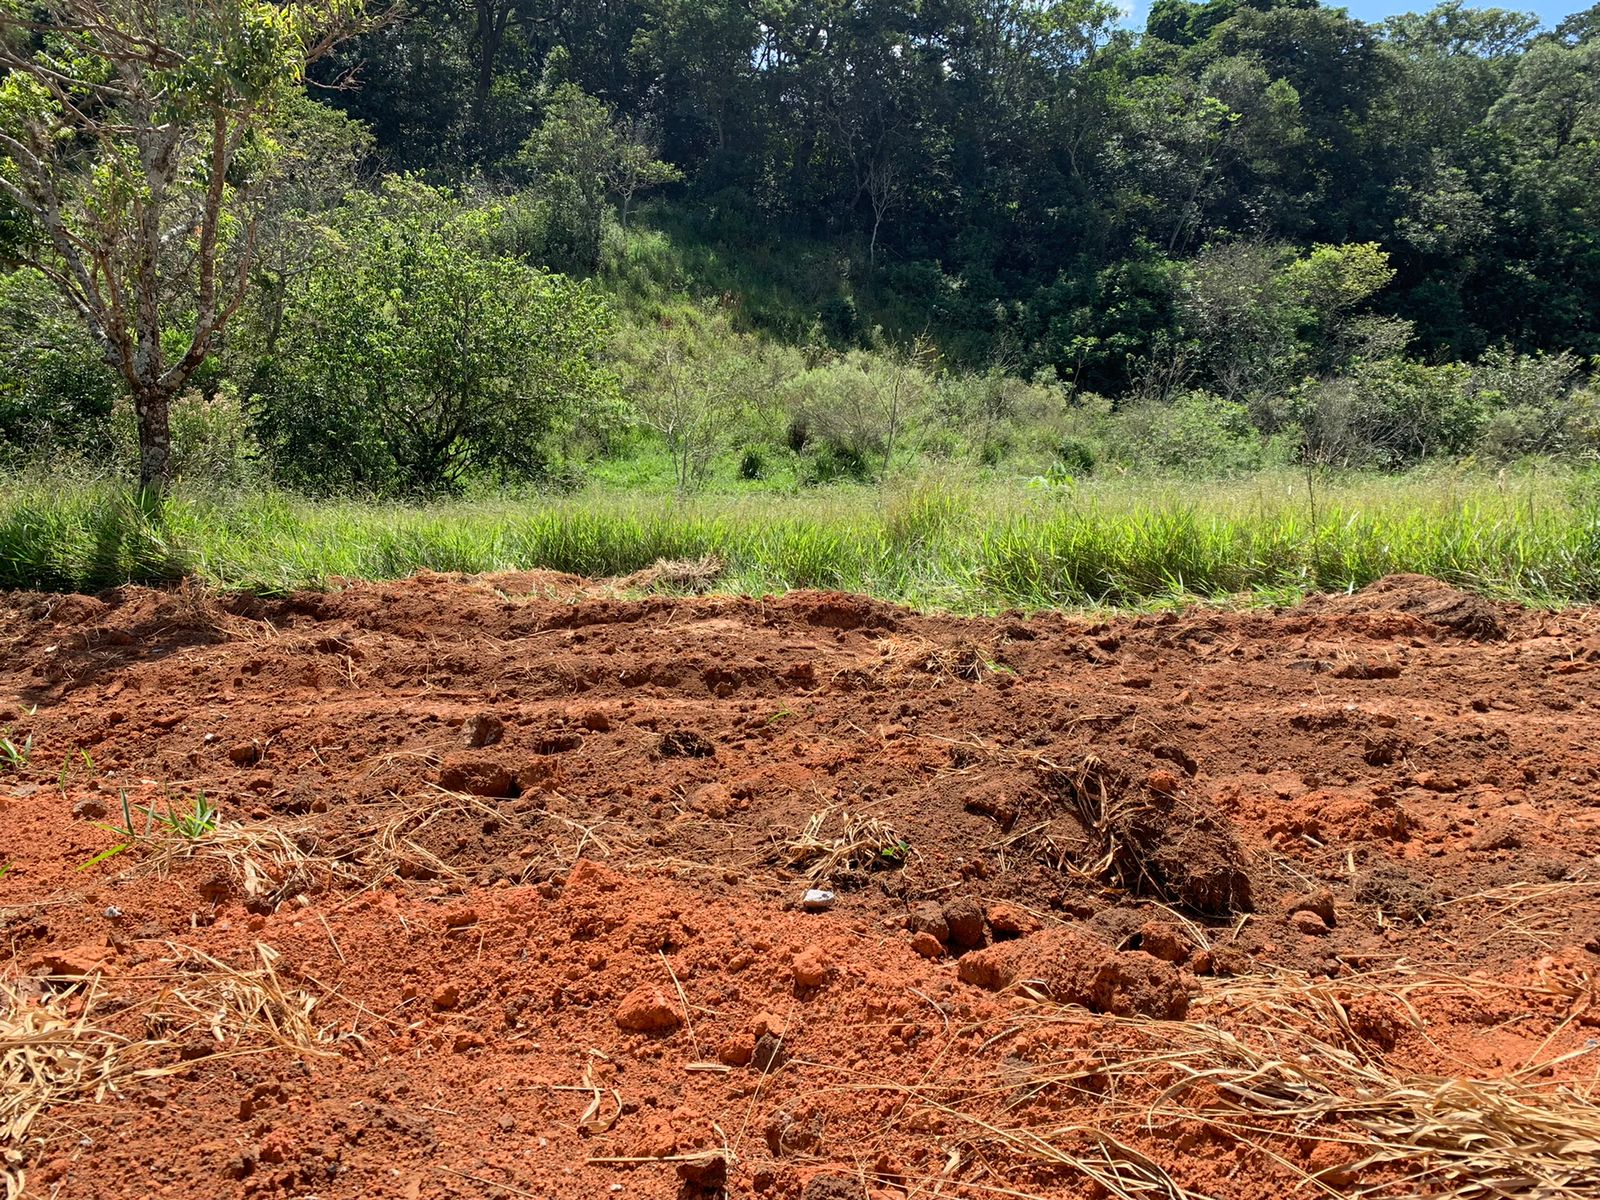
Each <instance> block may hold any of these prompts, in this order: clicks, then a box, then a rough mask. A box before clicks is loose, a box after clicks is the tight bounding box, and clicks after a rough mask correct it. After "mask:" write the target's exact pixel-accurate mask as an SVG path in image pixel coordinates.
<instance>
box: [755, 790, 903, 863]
mask: <svg viewBox="0 0 1600 1200" xmlns="http://www.w3.org/2000/svg"><path fill="white" fill-rule="evenodd" d="M835 818H837V829H836V830H835V831H833V832H829V826H830V824H832V823H834V821H835ZM783 853H784V861H785V862H786V863H787V864H788V865H789V866H790V867H791V868H793V869H795V870H801V869H803V870H804V871H805V873H806V878H807V879H812V880H818V879H827V878H829V877H830V876H833V875H836V874H838V873H839V872H841V871H859V870H864V869H866V868H868V867H871V866H872V865H873V864H874V863H879V862H886V861H892V862H895V863H899V862H901V861H903V860H904V857H905V855H906V854H907V853H909V847H908V846H907V845H906V843H905V842H904V841H902V840H901V838H900V835H899V834H898V833H896V832H895V829H894V827H893V826H892V825H890V824H888V822H886V821H882V820H880V819H878V818H877V817H864V816H862V815H861V814H859V813H853V812H851V811H850V810H849V809H847V808H836V807H833V806H829V807H826V808H820V809H818V810H817V811H816V812H814V813H812V814H811V818H810V820H808V821H807V822H806V826H805V828H804V829H802V830H801V831H800V833H799V834H798V835H797V836H796V837H793V838H790V839H789V840H788V841H787V842H785V843H784V845H783Z"/></svg>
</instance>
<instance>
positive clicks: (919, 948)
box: [911, 933, 944, 958]
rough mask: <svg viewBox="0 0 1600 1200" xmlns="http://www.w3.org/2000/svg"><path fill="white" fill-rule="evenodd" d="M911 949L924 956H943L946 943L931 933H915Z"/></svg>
mask: <svg viewBox="0 0 1600 1200" xmlns="http://www.w3.org/2000/svg"><path fill="white" fill-rule="evenodd" d="M911 949H912V950H914V951H915V952H916V953H918V954H920V955H922V957H923V958H943V957H944V943H943V942H941V941H940V940H939V939H938V938H936V937H934V936H933V934H931V933H917V934H913V935H912V938H911Z"/></svg>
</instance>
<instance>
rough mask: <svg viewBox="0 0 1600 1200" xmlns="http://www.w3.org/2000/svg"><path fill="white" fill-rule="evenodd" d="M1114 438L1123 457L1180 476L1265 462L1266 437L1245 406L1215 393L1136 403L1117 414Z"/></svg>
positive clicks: (1223, 471)
mask: <svg viewBox="0 0 1600 1200" xmlns="http://www.w3.org/2000/svg"><path fill="white" fill-rule="evenodd" d="M1112 436H1113V437H1114V438H1115V442H1114V444H1115V445H1116V447H1117V452H1118V456H1119V457H1122V458H1124V459H1126V460H1127V461H1128V462H1130V463H1132V464H1133V465H1135V466H1139V467H1147V468H1153V469H1156V470H1161V471H1170V472H1174V473H1177V474H1180V475H1197V476H1198V475H1229V474H1235V473H1237V472H1240V471H1247V470H1250V469H1252V468H1255V467H1258V466H1260V465H1261V439H1260V437H1259V435H1258V434H1257V433H1256V431H1255V429H1254V427H1252V425H1251V424H1250V417H1249V413H1248V411H1247V410H1246V408H1245V406H1244V405H1243V404H1238V403H1235V402H1233V401H1230V400H1224V399H1223V398H1222V397H1220V396H1215V395H1212V394H1211V393H1210V392H1183V393H1180V394H1179V395H1178V396H1177V397H1175V398H1174V399H1173V401H1172V402H1171V403H1170V404H1161V403H1159V402H1156V401H1145V402H1143V403H1141V404H1137V405H1134V406H1132V407H1130V408H1128V409H1126V410H1124V411H1123V412H1121V413H1118V414H1117V416H1116V418H1115V420H1114V421H1113V422H1112Z"/></svg>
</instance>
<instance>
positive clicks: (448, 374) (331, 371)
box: [252, 179, 615, 492]
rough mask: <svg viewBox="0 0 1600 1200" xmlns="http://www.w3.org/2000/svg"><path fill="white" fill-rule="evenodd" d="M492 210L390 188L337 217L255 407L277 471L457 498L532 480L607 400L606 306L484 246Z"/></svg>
mask: <svg viewBox="0 0 1600 1200" xmlns="http://www.w3.org/2000/svg"><path fill="white" fill-rule="evenodd" d="M498 221H499V212H498V210H496V209H493V208H486V209H472V208H465V207H463V206H462V205H461V204H460V203H459V202H457V201H456V200H455V199H454V198H453V197H452V196H451V195H450V194H449V193H447V192H444V191H440V190H437V189H434V188H430V187H426V186H424V185H423V184H421V183H419V182H417V181H415V180H411V179H391V180H389V181H388V182H387V183H386V184H385V186H384V188H383V189H382V191H381V192H380V193H379V194H376V195H362V196H356V197H352V198H351V199H349V200H348V201H347V202H346V203H345V204H344V205H343V206H342V207H341V208H340V209H339V210H338V211H337V212H335V213H334V214H332V217H331V221H330V230H329V233H328V235H327V237H326V240H325V244H324V246H323V253H322V255H321V257H320V258H319V260H318V261H317V263H316V265H315V266H314V268H313V269H311V270H310V271H309V272H307V274H306V275H305V276H304V277H303V278H302V279H300V280H299V281H298V282H297V283H296V285H295V288H294V290H293V292H292V293H291V294H290V295H289V296H288V298H287V300H286V305H285V309H284V313H283V318H282V321H283V324H282V329H281V331H280V332H279V334H278V337H277V340H276V343H275V345H274V348H273V353H272V355H271V358H270V361H269V362H268V363H267V365H266V369H264V370H258V371H257V372H256V378H257V379H259V380H261V381H262V383H261V391H260V394H259V395H257V396H255V397H253V398H252V404H253V407H254V410H255V412H256V414H257V417H258V421H259V425H260V428H261V431H262V435H263V439H264V441H265V443H266V445H267V447H268V449H269V451H270V453H271V455H272V457H273V461H274V464H275V467H276V469H277V471H278V473H279V474H280V475H281V476H282V477H283V478H284V479H285V480H287V481H288V482H291V483H294V484H296V485H300V486H305V487H310V488H314V489H322V490H333V489H337V488H341V487H348V486H358V487H363V488H366V489H369V490H373V491H403V492H434V491H445V492H449V491H459V490H460V489H461V488H462V487H463V486H464V484H465V482H466V480H467V479H468V478H469V477H470V476H472V475H474V474H492V475H495V476H498V477H500V478H526V477H537V476H538V475H540V474H541V473H542V472H543V471H544V470H545V469H546V467H547V466H548V465H549V459H550V454H549V447H548V444H547V443H548V440H549V438H550V435H551V434H552V432H553V431H554V430H555V429H556V428H557V427H558V426H559V425H560V424H561V423H562V422H563V421H566V420H570V419H572V418H573V417H574V416H575V415H580V414H581V412H582V410H584V409H585V408H588V407H593V406H597V405H598V406H603V405H605V404H606V403H608V402H609V401H610V400H611V398H612V397H613V396H614V392H615V381H614V379H613V378H612V377H611V375H610V373H609V372H608V371H606V370H605V369H604V368H603V367H602V366H601V365H600V363H599V354H600V351H601V349H602V346H603V343H604V337H605V334H606V331H607V328H608V315H607V311H606V309H605V307H604V305H603V303H602V302H601V301H600V299H599V298H598V297H597V296H596V294H595V293H594V292H593V291H592V290H590V289H589V288H588V287H587V286H585V285H581V284H576V283H573V282H571V281H569V280H567V279H564V278H562V277H560V276H555V275H546V274H544V273H542V272H539V271H536V270H534V269H532V268H530V267H528V266H526V265H525V264H524V263H522V262H521V261H519V260H517V259H515V258H512V257H509V256H504V255H501V256H495V255H492V254H490V253H488V252H487V251H486V242H487V240H488V237H489V235H490V234H491V233H492V232H493V230H494V229H495V227H496V225H497V224H498Z"/></svg>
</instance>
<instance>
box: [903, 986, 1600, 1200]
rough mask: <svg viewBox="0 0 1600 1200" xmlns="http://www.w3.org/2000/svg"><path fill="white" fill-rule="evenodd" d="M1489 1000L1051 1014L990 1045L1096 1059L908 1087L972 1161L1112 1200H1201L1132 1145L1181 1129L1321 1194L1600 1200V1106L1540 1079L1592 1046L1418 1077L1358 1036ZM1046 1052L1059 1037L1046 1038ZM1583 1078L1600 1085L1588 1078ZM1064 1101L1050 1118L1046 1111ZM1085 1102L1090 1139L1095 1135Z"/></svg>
mask: <svg viewBox="0 0 1600 1200" xmlns="http://www.w3.org/2000/svg"><path fill="white" fill-rule="evenodd" d="M1580 982H1581V983H1584V984H1586V983H1587V981H1580ZM1484 989H1498V990H1501V991H1505V990H1507V985H1503V984H1498V983H1495V982H1493V981H1486V980H1474V979H1467V978H1460V977H1452V976H1433V977H1428V978H1421V977H1416V976H1407V975H1398V974H1397V975H1395V976H1392V977H1387V978H1384V979H1382V980H1379V979H1366V980H1358V981H1351V980H1339V981H1337V982H1330V981H1319V982H1308V981H1306V980H1305V979H1303V978H1302V979H1297V978H1295V977H1292V976H1280V977H1275V978H1271V979H1252V980H1235V981H1219V982H1218V983H1217V984H1215V985H1213V986H1212V987H1210V988H1209V989H1208V991H1207V993H1206V994H1205V996H1204V997H1203V998H1202V1000H1201V1001H1200V1002H1199V1003H1198V1004H1197V1005H1196V1006H1195V1008H1194V1009H1193V1010H1192V1013H1193V1014H1194V1015H1196V1016H1200V1017H1202V1018H1203V1019H1197V1020H1189V1021H1144V1020H1130V1019H1121V1018H1114V1017H1096V1016H1091V1015H1090V1014H1088V1013H1085V1012H1083V1011H1082V1010H1074V1009H1064V1008H1059V1007H1055V1006H1045V1005H1041V1006H1039V1007H1038V1008H1033V1009H1028V1010H1025V1011H1024V1012H1023V1013H1021V1014H1019V1015H1018V1016H1017V1018H1016V1020H1015V1022H1014V1023H1013V1024H1011V1025H1010V1026H1008V1028H1006V1029H1005V1030H1003V1031H1001V1032H1000V1033H998V1034H996V1035H995V1036H993V1037H991V1038H989V1039H988V1041H987V1042H986V1043H985V1047H986V1048H992V1047H995V1046H997V1045H999V1044H1002V1043H1005V1042H1006V1041H1007V1040H1008V1039H1009V1038H1010V1037H1011V1036H1012V1035H1016V1034H1019V1033H1026V1032H1028V1031H1030V1030H1031V1031H1035V1032H1036V1033H1037V1032H1043V1031H1044V1029H1045V1027H1046V1026H1049V1025H1052V1024H1056V1025H1060V1026H1063V1027H1064V1028H1063V1032H1065V1031H1066V1030H1065V1027H1069V1026H1079V1027H1089V1028H1092V1029H1093V1030H1094V1038H1093V1047H1094V1048H1093V1049H1092V1050H1091V1051H1086V1052H1085V1051H1079V1052H1075V1053H1074V1056H1073V1057H1072V1058H1071V1059H1070V1060H1065V1061H1060V1062H1047V1063H1034V1064H1029V1065H1028V1066H1027V1067H1025V1068H1024V1069H1023V1071H1022V1072H1021V1073H1020V1075H1019V1074H1018V1073H1016V1072H1015V1071H1010V1072H999V1073H997V1072H995V1071H993V1070H992V1069H991V1070H989V1071H987V1072H980V1071H976V1070H973V1069H972V1067H973V1066H974V1065H975V1064H969V1065H968V1067H967V1068H966V1069H965V1070H964V1071H963V1073H962V1074H963V1075H964V1076H965V1078H966V1079H967V1080H977V1081H980V1082H977V1083H971V1082H958V1081H956V1080H953V1079H950V1080H945V1081H940V1082H933V1081H930V1082H928V1083H925V1084H923V1085H921V1086H919V1087H917V1088H915V1089H912V1098H911V1102H912V1104H913V1105H921V1106H922V1107H924V1108H925V1109H927V1110H928V1111H930V1112H934V1113H938V1114H940V1115H942V1116H943V1117H944V1118H946V1119H947V1120H951V1121H954V1122H956V1123H959V1124H961V1125H963V1126H964V1127H965V1128H966V1130H967V1136H968V1138H969V1141H970V1144H972V1145H973V1146H974V1147H975V1148H980V1149H983V1150H987V1151H989V1152H1000V1153H1003V1154H1005V1155H1008V1156H1011V1157H1013V1158H1018V1159H1024V1160H1030V1161H1033V1162H1039V1163H1044V1164H1053V1165H1058V1166H1064V1167H1070V1168H1074V1169H1076V1170H1077V1171H1081V1172H1083V1173H1084V1174H1087V1175H1089V1176H1090V1177H1091V1178H1094V1179H1095V1180H1096V1181H1097V1182H1098V1183H1099V1184H1100V1185H1101V1186H1102V1187H1103V1188H1105V1190H1106V1191H1107V1192H1108V1193H1110V1194H1111V1195H1113V1196H1117V1197H1145V1196H1152V1195H1156V1196H1165V1197H1172V1198H1174V1200H1178V1198H1188V1197H1190V1196H1196V1195H1199V1193H1194V1192H1191V1191H1190V1190H1189V1189H1188V1188H1186V1187H1184V1186H1183V1185H1182V1184H1181V1183H1180V1182H1179V1181H1178V1180H1177V1179H1175V1178H1173V1176H1172V1175H1171V1174H1169V1173H1168V1171H1167V1170H1166V1169H1165V1168H1164V1167H1163V1166H1161V1165H1160V1164H1158V1163H1156V1162H1155V1161H1153V1159H1152V1158H1150V1157H1148V1156H1147V1155H1146V1154H1145V1153H1142V1152H1140V1151H1139V1150H1137V1149H1135V1148H1134V1147H1132V1146H1130V1145H1128V1144H1126V1141H1125V1140H1121V1139H1125V1138H1127V1137H1137V1136H1138V1133H1139V1131H1140V1130H1144V1131H1152V1130H1156V1129H1159V1128H1162V1127H1172V1126H1174V1125H1178V1124H1182V1123H1189V1124H1198V1125H1203V1126H1206V1127H1208V1128H1210V1129H1211V1130H1212V1131H1214V1132H1216V1133H1218V1134H1220V1135H1222V1137H1223V1139H1224V1141H1225V1142H1226V1141H1232V1142H1238V1143H1245V1144H1248V1145H1250V1146H1252V1147H1254V1148H1256V1149H1258V1150H1259V1151H1261V1153H1262V1154H1263V1155H1264V1156H1266V1157H1267V1158H1268V1159H1270V1160H1271V1161H1273V1162H1275V1163H1276V1164H1277V1165H1278V1166H1279V1167H1281V1168H1282V1169H1283V1170H1284V1171H1285V1172H1286V1173H1287V1174H1289V1175H1290V1176H1292V1177H1293V1178H1294V1179H1295V1181H1296V1183H1297V1184H1298V1185H1299V1187H1300V1189H1302V1190H1304V1191H1305V1192H1306V1194H1308V1195H1317V1194H1321V1195H1337V1196H1341V1197H1368V1196H1370V1197H1395V1198H1401V1197H1419V1198H1420V1197H1429V1198H1439V1200H1445V1198H1448V1200H1491V1198H1492V1200H1557V1198H1562V1200H1566V1198H1570V1197H1579V1196H1600V1104H1597V1103H1596V1100H1595V1097H1594V1095H1593V1094H1592V1083H1591V1085H1590V1086H1580V1085H1579V1084H1577V1083H1574V1082H1571V1081H1567V1082H1563V1081H1561V1080H1560V1078H1559V1077H1551V1078H1544V1079H1542V1080H1541V1079H1540V1077H1541V1076H1554V1075H1555V1071H1554V1069H1555V1068H1558V1067H1561V1066H1563V1065H1569V1064H1573V1063H1575V1060H1577V1059H1579V1058H1581V1057H1583V1056H1584V1055H1593V1056H1596V1057H1600V1051H1597V1050H1595V1049H1594V1048H1593V1047H1587V1048H1585V1047H1580V1048H1579V1049H1577V1050H1575V1051H1570V1052H1568V1053H1566V1054H1564V1055H1558V1056H1555V1057H1552V1058H1550V1059H1548V1060H1546V1061H1542V1062H1536V1063H1530V1064H1529V1065H1528V1066H1526V1067H1524V1068H1523V1069H1521V1070H1518V1071H1515V1072H1512V1073H1509V1074H1507V1075H1505V1076H1502V1077H1494V1078H1472V1077H1456V1078H1449V1077H1440V1076H1431V1075H1421V1074H1413V1073H1410V1072H1408V1071H1406V1070H1405V1069H1403V1068H1402V1067H1400V1066H1398V1065H1396V1064H1394V1063H1391V1062H1390V1061H1389V1058H1388V1057H1387V1056H1386V1055H1385V1054H1384V1053H1382V1052H1381V1051H1380V1050H1378V1049H1377V1048H1375V1047H1374V1046H1372V1045H1371V1044H1370V1043H1368V1042H1366V1041H1363V1039H1361V1038H1360V1037H1358V1036H1357V1035H1356V1033H1355V1032H1354V1031H1353V1029H1352V1023H1351V1020H1350V1018H1349V1012H1348V1006H1349V1005H1350V1004H1352V1003H1354V1002H1355V1001H1356V1000H1358V999H1360V1000H1366V1001H1369V1002H1370V1001H1372V1000H1374V999H1377V1000H1380V1001H1382V1002H1383V1003H1385V1004H1387V1005H1389V1006H1390V1007H1391V1009H1392V1011H1394V1012H1395V1013H1397V1014H1401V1019H1403V1020H1404V1021H1406V1022H1407V1023H1410V1024H1412V1025H1414V1026H1420V1024H1421V1021H1420V1018H1419V1017H1418V1016H1417V1013H1416V1008H1415V1007H1414V1004H1413V1000H1414V999H1415V998H1417V997H1418V996H1419V995H1420V994H1422V993H1431V994H1432V996H1433V998H1434V999H1438V998H1440V997H1441V996H1442V995H1449V994H1459V995H1462V996H1467V995H1471V994H1474V993H1477V992H1478V991H1480V990H1484ZM1512 990H1515V991H1522V992H1525V993H1528V994H1532V993H1534V992H1538V993H1540V994H1542V995H1543V996H1545V997H1546V998H1552V997H1554V998H1564V999H1565V1000H1567V1001H1570V1002H1571V1003H1572V1004H1573V1005H1574V1007H1573V1014H1577V1013H1578V1012H1579V1011H1586V1010H1587V1007H1588V1006H1589V1005H1590V1004H1592V1003H1593V998H1592V996H1591V995H1589V994H1588V993H1587V991H1586V988H1581V987H1580V988H1578V989H1577V990H1572V989H1570V988H1567V987H1565V986H1563V985H1562V984H1561V983H1559V982H1558V981H1546V982H1545V983H1543V984H1541V985H1539V986H1537V987H1529V988H1516V989H1512ZM1570 1019H1571V1018H1570V1016H1569V1018H1568V1020H1570ZM1558 1027H1559V1026H1558ZM1038 1040H1041V1039H1036V1041H1038ZM1042 1040H1043V1041H1044V1044H1047V1045H1048V1044H1049V1042H1051V1041H1054V1040H1056V1039H1055V1038H1054V1037H1052V1036H1051V1035H1049V1034H1048V1032H1044V1033H1043V1039H1042ZM1586 1073H1587V1074H1588V1075H1589V1076H1590V1077H1591V1079H1593V1078H1595V1077H1596V1071H1595V1068H1594V1067H1592V1066H1591V1067H1589V1068H1588V1071H1587V1072H1586ZM1052 1096H1053V1097H1054V1099H1055V1101H1056V1102H1057V1103H1056V1104H1055V1105H1052V1104H1050V1103H1038V1101H1040V1100H1047V1099H1049V1098H1050V1097H1052ZM1086 1105H1087V1106H1090V1107H1092V1110H1093V1112H1094V1116H1095V1122H1094V1124H1093V1125H1086V1124H1083V1123H1082V1121H1083V1117H1084V1107H1085V1106H1086ZM1062 1106H1064V1107H1065V1110H1066V1111H1062ZM1111 1129H1116V1130H1117V1131H1118V1133H1119V1136H1113V1134H1112V1133H1111V1132H1110V1130H1111ZM1307 1141H1314V1142H1323V1143H1327V1144H1329V1145H1330V1146H1331V1147H1333V1150H1332V1151H1331V1152H1330V1155H1329V1157H1331V1158H1333V1159H1336V1160H1337V1162H1336V1165H1334V1166H1331V1167H1322V1168H1321V1169H1318V1170H1315V1171H1313V1170H1309V1169H1306V1168H1304V1167H1301V1166H1299V1165H1297V1164H1296V1163H1295V1162H1293V1161H1291V1155H1292V1153H1293V1151H1294V1147H1295V1146H1296V1145H1297V1144H1303V1143H1305V1142H1307ZM1323 1161H1326V1159H1324V1160H1323Z"/></svg>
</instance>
